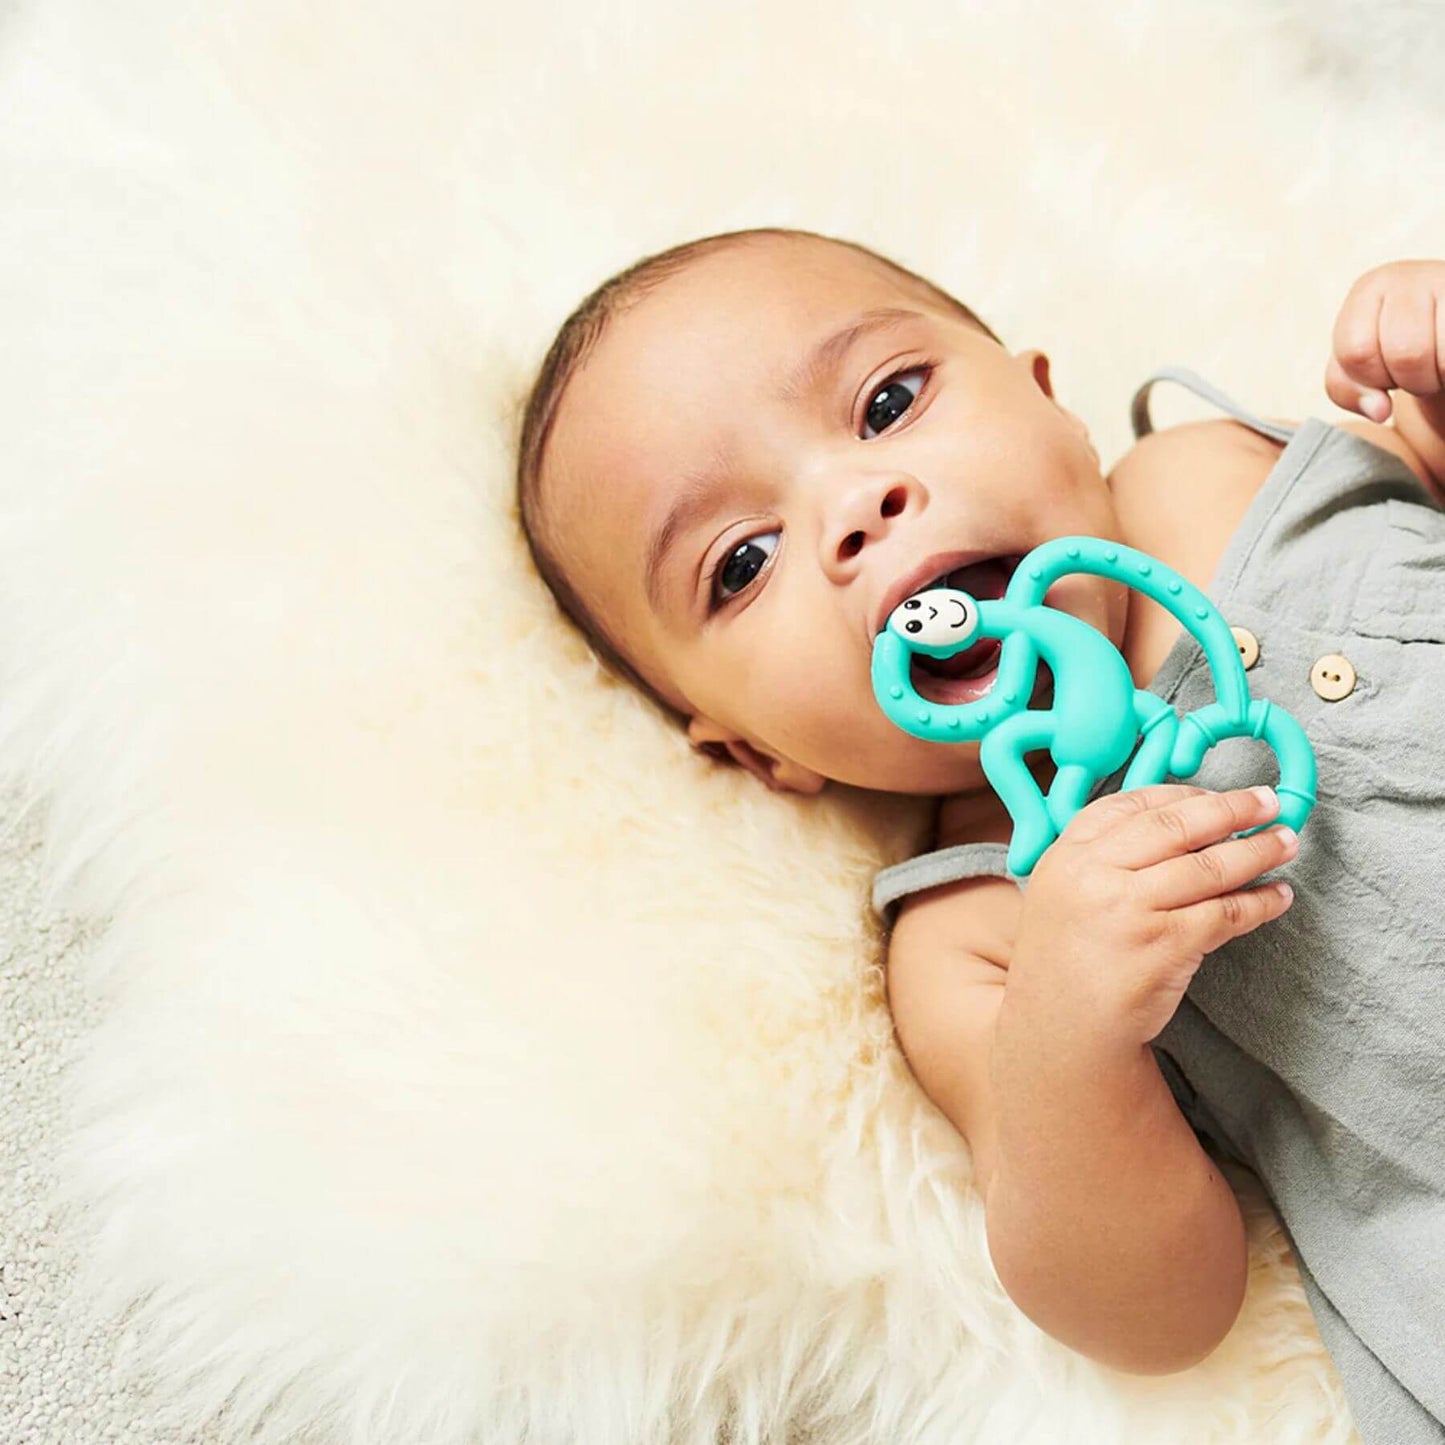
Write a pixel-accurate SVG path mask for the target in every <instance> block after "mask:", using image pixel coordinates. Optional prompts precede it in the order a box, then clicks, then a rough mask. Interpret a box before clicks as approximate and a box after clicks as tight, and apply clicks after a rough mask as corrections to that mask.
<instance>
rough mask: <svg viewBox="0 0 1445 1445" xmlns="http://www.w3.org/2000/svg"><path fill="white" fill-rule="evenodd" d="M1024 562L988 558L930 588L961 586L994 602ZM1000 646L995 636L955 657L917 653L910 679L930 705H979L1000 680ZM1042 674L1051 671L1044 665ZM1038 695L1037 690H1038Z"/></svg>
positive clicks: (1012, 558) (1017, 557)
mask: <svg viewBox="0 0 1445 1445" xmlns="http://www.w3.org/2000/svg"><path fill="white" fill-rule="evenodd" d="M1022 560H1023V554H1022V553H1015V554H1010V555H1005V556H1000V557H985V558H984V559H983V560H982V561H979V562H970V563H969V564H968V566H966V567H959V568H958V569H957V570H955V571H953V572H949V573H946V574H945V575H944V576H942V577H938V578H935V580H934V581H932V582H930V583H929V584H928V585H929V587H957V588H959V589H961V590H962V591H964V592H967V593H969V595H970V596H972V597H975V598H977V599H978V600H979V601H980V602H982V601H993V600H996V599H997V598H1000V597H1002V596H1003V595H1004V592H1005V591H1006V590H1007V588H1008V583H1009V578H1010V577H1012V576H1013V574H1014V570H1015V569H1016V568H1017V567H1018V564H1019V563H1020V561H1022ZM1000 646H1001V645H1000V643H999V641H998V639H997V638H995V637H981V638H979V640H978V641H977V642H975V643H974V644H973V645H972V646H971V647H966V648H964V649H963V651H962V652H956V653H954V655H953V656H952V657H946V658H939V657H929V656H927V655H926V654H924V653H918V652H915V653H914V654H913V656H912V658H911V660H910V662H909V667H908V676H909V680H910V681H911V682H912V684H913V689H914V691H915V692H916V693H917V694H918V695H919V697H922V698H927V700H928V701H929V702H936V703H942V704H944V705H947V706H954V707H956V706H958V705H959V704H960V703H968V702H977V701H978V699H979V698H981V697H984V696H986V695H987V693H988V692H989V690H990V689H991V688H992V687H993V685H994V683H995V682H996V681H997V680H998V658H999V651H1000ZM1039 671H1040V674H1041V675H1042V674H1044V673H1046V672H1047V671H1048V669H1047V668H1046V667H1044V666H1043V665H1042V664H1040V668H1039ZM1035 691H1036V692H1037V689H1035Z"/></svg>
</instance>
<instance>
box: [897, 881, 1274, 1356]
mask: <svg viewBox="0 0 1445 1445" xmlns="http://www.w3.org/2000/svg"><path fill="white" fill-rule="evenodd" d="M917 898H918V902H917V903H916V904H915V905H914V907H913V908H912V909H911V910H907V911H903V912H900V914H899V918H898V921H897V923H896V924H895V926H894V932H893V937H892V940H891V943H890V949H889V955H888V1001H889V1007H890V1008H891V1010H892V1013H893V1019H894V1026H895V1029H896V1032H897V1034H898V1039H899V1043H900V1045H901V1047H902V1049H903V1052H904V1055H905V1057H906V1058H907V1060H908V1063H909V1066H910V1068H911V1069H912V1070H913V1073H914V1075H915V1077H916V1078H917V1079H918V1082H919V1084H920V1085H921V1086H922V1088H923V1091H924V1092H925V1093H926V1094H927V1095H928V1096H929V1098H930V1099H931V1100H932V1101H933V1102H934V1103H935V1104H936V1105H937V1106H938V1108H939V1109H940V1110H941V1111H942V1112H943V1114H944V1115H945V1116H946V1117H947V1118H948V1120H949V1122H950V1123H951V1124H953V1126H954V1128H955V1129H957V1130H958V1131H959V1133H960V1134H962V1135H963V1136H964V1138H966V1139H967V1140H968V1142H969V1145H970V1149H971V1151H972V1154H973V1164H974V1182H975V1186H976V1188H977V1189H978V1191H979V1193H980V1194H982V1195H983V1197H984V1199H985V1201H986V1204H985V1208H986V1220H987V1230H988V1242H989V1252H990V1254H991V1256H992V1257H993V1261H994V1267H995V1269H996V1270H997V1271H998V1274H999V1279H1000V1282H1001V1283H1002V1284H1003V1285H1004V1288H1005V1289H1006V1290H1007V1291H1008V1293H1009V1296H1010V1298H1012V1299H1013V1301H1014V1303H1015V1304H1016V1305H1017V1306H1018V1307H1019V1309H1021V1310H1022V1311H1023V1312H1024V1313H1025V1314H1026V1315H1028V1316H1029V1318H1030V1319H1031V1320H1033V1322H1034V1323H1035V1324H1036V1325H1038V1326H1039V1328H1041V1329H1043V1330H1046V1331H1047V1332H1048V1333H1049V1334H1051V1335H1053V1336H1054V1337H1055V1338H1056V1339H1058V1340H1060V1341H1061V1342H1062V1343H1064V1344H1066V1345H1068V1346H1069V1347H1070V1348H1071V1349H1074V1350H1077V1351H1078V1352H1079V1353H1080V1354H1084V1355H1087V1356H1089V1357H1090V1358H1091V1359H1094V1360H1097V1361H1099V1362H1100V1363H1101V1364H1105V1365H1108V1366H1110V1367H1112V1368H1114V1369H1117V1370H1123V1371H1128V1372H1130V1373H1134V1374H1142V1375H1159V1374H1170V1373H1173V1372H1174V1371H1177V1370H1184V1369H1187V1368H1189V1367H1190V1366H1191V1365H1194V1364H1196V1363H1197V1362H1198V1361H1200V1360H1202V1359H1204V1358H1205V1357H1206V1356H1207V1355H1209V1354H1210V1353H1211V1352H1212V1351H1213V1350H1214V1348H1215V1347H1216V1346H1217V1345H1218V1344H1219V1342H1220V1340H1222V1339H1223V1338H1224V1336H1225V1335H1226V1334H1227V1333H1228V1332H1229V1329H1230V1327H1231V1325H1232V1324H1233V1323H1234V1320H1235V1317H1236V1316H1237V1314H1238V1313H1239V1307H1240V1304H1241V1302H1242V1301H1243V1298H1244V1283H1245V1275H1246V1270H1247V1266H1248V1247H1247V1243H1246V1239H1245V1233H1244V1223H1243V1220H1242V1218H1241V1216H1240V1212H1239V1205H1238V1202H1237V1201H1236V1200H1235V1197H1234V1194H1233V1192H1232V1191H1231V1190H1230V1187H1229V1184H1228V1182H1227V1181H1226V1180H1225V1179H1224V1178H1223V1176H1222V1175H1221V1174H1220V1173H1219V1171H1218V1170H1217V1169H1216V1168H1215V1167H1214V1164H1213V1161H1211V1160H1210V1158H1209V1156H1208V1155H1207V1154H1206V1153H1205V1152H1204V1150H1203V1149H1202V1148H1201V1147H1200V1144H1199V1141H1198V1139H1197V1138H1196V1137H1195V1135H1194V1133H1193V1131H1192V1130H1191V1129H1190V1127H1189V1124H1188V1123H1187V1121H1186V1120H1185V1119H1184V1116H1183V1115H1182V1114H1181V1113H1180V1112H1179V1109H1178V1106H1177V1105H1176V1104H1175V1102H1174V1098H1173V1096H1172V1095H1171V1093H1170V1092H1169V1086H1168V1085H1167V1084H1166V1083H1165V1081H1164V1079H1163V1077H1162V1076H1161V1075H1160V1073H1159V1068H1158V1065H1157V1064H1156V1063H1155V1062H1154V1058H1153V1052H1152V1050H1151V1049H1149V1048H1148V1047H1147V1046H1143V1047H1140V1048H1136V1049H1132V1050H1129V1051H1127V1052H1120V1051H1118V1050H1114V1049H1101V1048H1100V1047H1099V1046H1098V1045H1097V1044H1095V1043H1091V1042H1090V1040H1089V1039H1088V1038H1086V1037H1084V1036H1082V1035H1080V1034H1077V1033H1073V1032H1072V1031H1071V1030H1070V1028H1069V1020H1068V1019H1060V1018H1057V1017H1055V1018H1053V1019H1049V1018H1047V1017H1045V1018H1036V1017H1034V1016H1032V1014H1031V1011H1030V1010H1029V1009H1028V1008H1025V1007H1020V1008H1017V1009H1013V1008H1011V1009H1009V1010H1003V1014H1004V1020H1003V1023H1004V1027H1003V1028H1002V1030H1001V1031H1000V1030H999V1024H1000V1013H1001V1005H1002V1004H1003V1001H1004V997H1005V991H1006V984H1007V979H1008V974H1007V971H1006V970H1004V969H1002V968H1000V967H999V966H998V965H996V964H993V963H989V962H987V961H985V960H983V959H981V958H978V957H975V956H972V955H970V954H969V953H968V952H967V950H966V949H965V948H963V947H961V946H959V945H958V944H957V943H955V942H951V941H946V940H956V939H959V938H962V937H966V936H967V931H968V928H969V923H970V919H969V912H970V908H969V900H968V893H967V890H966V889H965V890H959V889H954V890H953V891H952V892H950V891H949V890H946V889H931V890H929V891H928V893H926V894H920V895H917ZM922 910H926V911H922ZM996 1052H997V1057H995V1054H996ZM1000 1083H1002V1088H1000V1087H999V1085H1000ZM1000 1124H1001V1125H1003V1128H1004V1131H1005V1134H1006V1137H1008V1138H1010V1139H1013V1140H1016V1141H1027V1146H1026V1147H1017V1148H1016V1149H1015V1150H1014V1151H1013V1152H1011V1153H1010V1154H1009V1155H1008V1157H1007V1158H1006V1159H1000V1158H999V1155H998V1135H999V1126H1000ZM1000 1170H1002V1175H1001V1174H1000Z"/></svg>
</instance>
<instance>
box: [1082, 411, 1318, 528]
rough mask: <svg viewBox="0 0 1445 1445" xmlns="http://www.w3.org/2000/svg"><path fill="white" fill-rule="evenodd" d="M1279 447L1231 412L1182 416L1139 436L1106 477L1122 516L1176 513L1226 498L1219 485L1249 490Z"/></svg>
mask: <svg viewBox="0 0 1445 1445" xmlns="http://www.w3.org/2000/svg"><path fill="white" fill-rule="evenodd" d="M1280 425H1282V426H1294V425H1296V423H1294V422H1287V421H1282V422H1281V423H1280ZM1283 449H1284V443H1283V442H1278V441H1275V440H1273V439H1272V438H1270V437H1267V436H1264V435H1262V434H1261V433H1260V432H1257V431H1255V430H1254V429H1253V428H1252V427H1247V426H1245V425H1244V423H1243V422H1238V421H1235V420H1234V419H1233V418H1232V417H1217V418H1211V419H1210V420H1207V421H1194V422H1184V423H1181V424H1180V425H1179V426H1171V427H1166V428H1165V429H1164V430H1163V431H1154V432H1150V433H1149V434H1148V435H1147V436H1144V437H1140V439H1139V440H1138V441H1137V442H1135V443H1134V445H1133V446H1132V447H1131V448H1130V449H1129V450H1128V451H1127V452H1125V454H1124V455H1123V456H1122V457H1121V458H1120V459H1119V461H1118V462H1117V463H1116V464H1115V465H1114V468H1113V470H1112V471H1110V472H1109V474H1108V476H1107V477H1106V478H1105V481H1106V482H1107V484H1108V486H1109V489H1110V491H1111V492H1112V493H1113V496H1114V501H1115V506H1116V508H1117V509H1118V510H1119V516H1120V520H1121V521H1124V522H1126V523H1127V521H1128V520H1129V519H1130V518H1138V519H1140V520H1146V519H1148V518H1150V517H1153V516H1154V515H1156V514H1158V515H1167V516H1169V517H1172V518H1175V519H1178V518H1179V516H1180V512H1181V509H1184V510H1186V511H1187V510H1189V509H1190V508H1191V507H1192V505H1194V504H1198V505H1199V506H1200V507H1204V508H1208V507H1211V506H1214V507H1217V506H1218V505H1219V503H1220V502H1221V501H1225V502H1227V500H1228V494H1226V495H1223V496H1222V495H1221V492H1220V488H1221V487H1226V488H1228V489H1229V490H1230V491H1231V492H1232V491H1234V490H1237V489H1244V490H1245V491H1248V492H1249V493H1250V495H1253V492H1254V491H1257V490H1258V488H1259V485H1260V483H1261V482H1262V481H1263V480H1264V478H1265V477H1267V476H1268V475H1269V473H1270V470H1271V469H1272V468H1273V466H1274V464H1275V462H1276V461H1277V460H1278V459H1279V454H1280V452H1281V451H1282V450H1283Z"/></svg>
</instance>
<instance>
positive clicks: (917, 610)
mask: <svg viewBox="0 0 1445 1445" xmlns="http://www.w3.org/2000/svg"><path fill="white" fill-rule="evenodd" d="M978 621H979V614H978V603H977V602H976V601H975V600H974V598H973V597H971V596H970V595H969V594H968V593H967V592H960V591H958V590H957V589H956V588H953V587H930V588H929V589H928V591H926V592H915V593H914V594H913V596H912V597H910V598H909V599H908V600H907V601H906V602H903V603H900V604H899V605H898V606H897V607H896V608H894V610H893V613H892V615H891V616H890V617H889V618H888V626H889V627H890V628H891V629H892V631H894V632H895V633H897V635H898V636H899V637H901V638H902V639H903V641H904V642H906V643H907V644H908V645H909V647H910V648H912V649H913V650H914V651H915V652H926V653H928V654H930V655H931V656H935V657H947V656H948V655H949V654H951V653H954V652H957V651H958V650H959V649H960V648H961V647H967V646H968V644H969V643H970V642H972V641H973V637H974V633H975V632H976V631H977V630H978Z"/></svg>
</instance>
